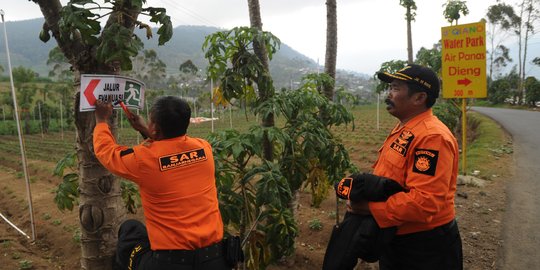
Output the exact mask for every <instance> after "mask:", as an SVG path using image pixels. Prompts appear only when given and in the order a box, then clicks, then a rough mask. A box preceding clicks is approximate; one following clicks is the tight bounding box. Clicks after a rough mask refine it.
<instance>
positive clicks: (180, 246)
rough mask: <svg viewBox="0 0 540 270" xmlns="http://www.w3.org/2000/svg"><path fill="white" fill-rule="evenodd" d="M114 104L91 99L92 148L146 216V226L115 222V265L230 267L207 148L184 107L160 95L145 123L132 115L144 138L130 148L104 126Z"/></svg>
mask: <svg viewBox="0 0 540 270" xmlns="http://www.w3.org/2000/svg"><path fill="white" fill-rule="evenodd" d="M112 109H113V108H112V105H111V103H104V102H101V101H99V100H98V101H97V103H96V111H95V117H96V127H95V129H94V152H95V154H96V157H97V158H98V160H99V161H100V162H101V164H103V166H105V168H107V169H108V170H109V171H111V172H112V173H114V174H116V175H118V176H121V177H124V178H127V179H129V180H131V181H133V182H135V183H137V184H138V186H139V190H140V195H141V200H142V206H143V209H144V216H145V220H146V227H145V226H144V225H143V224H142V223H141V222H139V221H135V220H128V221H126V222H124V223H123V224H122V225H121V226H120V229H119V232H118V246H117V252H116V258H115V259H116V262H115V264H116V265H115V267H117V268H120V269H160V270H167V269H180V270H191V269H204V270H214V269H231V267H229V266H228V265H227V263H226V261H225V257H224V254H223V253H224V248H223V244H222V238H223V222H222V220H221V214H220V212H219V206H218V199H217V189H216V183H215V182H216V180H215V177H214V158H213V155H212V148H211V146H210V144H209V143H208V142H207V141H205V140H203V139H199V138H192V137H189V136H187V135H186V131H187V128H188V125H189V119H190V116H191V110H190V108H189V105H188V104H187V103H186V102H185V101H184V100H182V99H179V98H177V97H173V96H165V97H161V98H159V99H158V100H157V101H156V102H155V103H154V105H153V106H152V109H151V111H150V117H149V123H148V126H146V124H145V123H144V121H143V119H142V118H141V117H140V116H138V115H135V114H132V116H131V117H130V118H129V120H130V123H131V124H132V126H133V127H134V128H135V129H136V130H138V131H140V132H141V133H142V134H143V136H145V137H148V138H149V139H147V140H145V141H144V142H143V143H141V144H140V145H136V146H133V147H127V146H121V145H118V144H116V142H115V139H114V137H113V136H112V134H111V131H110V129H109V126H108V124H107V122H108V120H109V118H110V116H111V114H112Z"/></svg>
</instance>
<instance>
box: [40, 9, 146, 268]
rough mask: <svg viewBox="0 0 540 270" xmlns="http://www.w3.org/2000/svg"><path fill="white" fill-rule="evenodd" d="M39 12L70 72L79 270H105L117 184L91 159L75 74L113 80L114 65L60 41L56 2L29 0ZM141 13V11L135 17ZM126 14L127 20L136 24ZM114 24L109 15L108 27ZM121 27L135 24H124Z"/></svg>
mask: <svg viewBox="0 0 540 270" xmlns="http://www.w3.org/2000/svg"><path fill="white" fill-rule="evenodd" d="M34 1H35V2H36V3H37V4H38V5H39V6H40V8H41V11H42V13H43V15H44V17H45V22H46V24H47V26H48V28H49V30H50V31H51V32H52V33H53V37H54V38H55V39H56V41H57V43H58V47H59V48H60V49H61V51H62V53H64V55H65V56H66V58H67V59H68V60H69V62H70V64H71V65H72V67H73V69H74V78H75V80H74V81H75V84H74V91H75V93H76V94H75V125H76V126H77V157H78V160H79V193H80V195H79V220H80V225H81V251H82V252H81V269H89V270H91V269H99V270H109V269H111V268H112V263H111V262H112V256H113V255H114V251H115V249H116V242H117V231H118V227H119V225H120V223H121V222H122V221H123V220H124V219H125V216H126V211H125V208H124V207H123V202H122V196H121V190H120V181H118V180H116V178H115V177H114V176H113V175H112V174H111V173H110V172H109V171H107V170H106V169H105V168H104V167H103V166H102V165H101V164H100V163H99V161H98V160H97V159H96V157H95V155H94V146H93V142H92V140H93V130H94V127H95V118H94V113H93V112H79V95H80V93H79V91H80V89H79V88H80V74H81V73H92V74H118V72H119V68H118V66H117V65H113V66H109V65H105V66H104V65H102V64H99V63H98V62H97V60H96V57H95V55H96V54H95V47H91V46H87V45H85V44H84V43H82V42H81V40H80V37H78V36H76V35H75V37H74V39H73V40H67V39H65V38H62V36H61V35H60V29H59V27H58V22H59V20H60V9H61V7H62V5H61V3H60V1H59V0H34ZM139 12H140V11H139ZM137 15H138V13H137V11H134V14H127V16H125V17H126V18H134V19H133V20H135V19H136V18H137ZM111 19H115V16H114V15H111V16H110V17H109V21H110V20H111ZM125 22H126V24H130V23H131V24H133V23H134V22H133V21H132V20H129V19H125ZM112 119H113V120H112V121H113V123H110V124H112V125H111V126H112V127H113V134H116V117H114V116H113V118H112Z"/></svg>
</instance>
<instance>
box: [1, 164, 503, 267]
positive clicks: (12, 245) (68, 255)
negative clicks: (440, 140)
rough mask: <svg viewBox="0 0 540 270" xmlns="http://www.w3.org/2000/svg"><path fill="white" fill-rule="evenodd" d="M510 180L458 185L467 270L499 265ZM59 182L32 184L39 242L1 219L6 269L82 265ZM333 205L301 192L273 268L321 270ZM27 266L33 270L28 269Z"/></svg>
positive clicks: (20, 213) (20, 186) (10, 184)
mask: <svg viewBox="0 0 540 270" xmlns="http://www.w3.org/2000/svg"><path fill="white" fill-rule="evenodd" d="M505 158H508V159H509V157H505ZM507 161H509V160H507ZM498 162H505V161H504V160H499V161H498ZM50 165H51V166H52V164H50ZM0 171H1V172H0V191H1V192H0V205H1V210H2V214H3V215H4V216H6V217H7V218H8V219H9V220H10V221H11V222H13V223H15V224H17V226H18V227H19V228H22V229H24V230H25V231H26V232H27V233H30V230H29V228H30V224H29V223H30V222H29V220H30V218H29V214H28V208H27V206H26V205H27V203H26V202H27V199H26V195H25V186H24V181H23V178H18V177H16V173H15V171H13V170H11V169H9V168H6V167H3V168H2V170H0ZM37 173H38V174H37V177H39V178H40V179H48V178H49V179H50V176H49V175H46V174H45V172H39V171H37ZM507 179H509V176H508V175H506V176H499V177H497V178H495V180H493V181H487V185H486V186H484V187H475V186H469V185H460V186H458V192H459V194H460V196H458V197H457V198H456V207H457V219H458V223H459V227H460V231H461V235H462V239H463V251H464V264H465V269H496V266H497V264H496V263H497V254H498V251H499V248H500V247H501V245H502V242H501V238H500V231H501V222H502V221H503V220H502V214H503V212H504V206H505V192H504V186H505V183H506V182H507V181H508V180H507ZM55 185H56V183H54V181H52V180H48V181H41V180H40V181H36V182H35V183H33V184H32V194H33V198H32V199H33V202H34V204H33V205H34V216H35V223H36V232H37V239H38V240H37V241H35V242H30V241H29V239H27V238H26V237H24V236H22V235H21V234H19V233H18V232H17V231H15V230H14V229H13V228H11V227H10V226H8V225H7V223H6V222H5V221H3V220H2V221H0V265H2V267H1V268H2V269H77V268H79V256H78V254H79V253H80V249H79V242H78V237H77V233H78V229H77V226H78V220H77V212H76V211H74V212H69V211H67V212H60V211H59V210H57V208H56V206H55V205H54V204H53V201H52V198H53V194H52V193H51V190H52V188H53V187H54V186H55ZM335 209H336V202H335V197H334V196H333V194H331V193H330V196H329V198H328V199H326V200H325V201H324V202H323V203H322V205H321V206H320V207H319V208H312V207H310V195H309V193H307V192H303V193H301V204H300V206H299V211H298V213H299V214H298V220H299V234H300V236H299V237H298V239H297V244H296V253H295V255H294V256H292V257H291V258H288V259H286V260H284V261H283V262H281V263H279V264H278V265H274V266H271V267H270V268H269V269H274V270H278V269H306V270H307V269H320V268H321V265H322V260H323V257H324V252H325V249H326V244H327V242H328V239H329V236H330V232H331V229H332V226H333V224H335V211H336V210H335ZM344 209H345V206H344V204H343V203H340V204H339V214H340V215H342V214H343V211H344ZM316 220H319V221H320V224H321V229H320V230H316V229H312V228H310V226H309V225H310V222H311V223H312V224H313V223H314V221H316ZM312 227H315V226H312ZM29 265H31V266H32V268H24V267H26V266H29ZM357 269H378V267H377V265H376V264H367V263H360V264H359V266H358V267H357Z"/></svg>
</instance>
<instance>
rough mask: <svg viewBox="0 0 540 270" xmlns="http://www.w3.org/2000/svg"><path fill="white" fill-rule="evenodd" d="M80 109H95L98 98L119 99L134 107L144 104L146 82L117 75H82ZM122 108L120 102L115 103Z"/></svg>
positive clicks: (141, 106)
mask: <svg viewBox="0 0 540 270" xmlns="http://www.w3.org/2000/svg"><path fill="white" fill-rule="evenodd" d="M80 96H81V98H80V111H81V112H86V111H93V110H95V107H96V106H95V105H96V101H97V100H102V101H112V102H114V101H117V100H122V101H123V102H124V104H125V105H126V106H127V107H129V108H133V109H142V108H143V106H144V83H143V82H141V81H139V80H135V79H132V78H128V77H124V76H115V75H99V74H83V75H81V90H80ZM115 108H120V104H117V105H115Z"/></svg>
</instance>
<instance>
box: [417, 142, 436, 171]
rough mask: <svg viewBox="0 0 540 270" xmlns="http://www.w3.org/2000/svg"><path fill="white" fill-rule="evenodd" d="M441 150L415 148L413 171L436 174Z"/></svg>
mask: <svg viewBox="0 0 540 270" xmlns="http://www.w3.org/2000/svg"><path fill="white" fill-rule="evenodd" d="M438 159H439V151H435V150H429V149H419V148H417V149H414V166H413V172H415V173H421V174H427V175H431V176H435V170H436V169H437V160H438Z"/></svg>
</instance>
